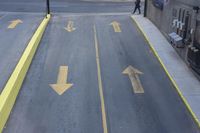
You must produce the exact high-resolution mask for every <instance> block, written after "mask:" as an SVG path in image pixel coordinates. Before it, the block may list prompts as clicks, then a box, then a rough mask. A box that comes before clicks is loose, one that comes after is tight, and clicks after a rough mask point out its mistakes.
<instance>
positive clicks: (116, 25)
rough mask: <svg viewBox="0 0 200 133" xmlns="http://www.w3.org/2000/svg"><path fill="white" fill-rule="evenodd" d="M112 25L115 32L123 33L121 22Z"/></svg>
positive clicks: (114, 22)
mask: <svg viewBox="0 0 200 133" xmlns="http://www.w3.org/2000/svg"><path fill="white" fill-rule="evenodd" d="M110 25H112V27H113V29H114V31H115V32H122V30H121V27H120V23H119V22H117V21H113V22H112V23H110Z"/></svg>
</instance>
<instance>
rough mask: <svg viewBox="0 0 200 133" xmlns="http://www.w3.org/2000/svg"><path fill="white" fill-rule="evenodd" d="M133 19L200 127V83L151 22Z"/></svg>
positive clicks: (142, 18)
mask: <svg viewBox="0 0 200 133" xmlns="http://www.w3.org/2000/svg"><path fill="white" fill-rule="evenodd" d="M132 19H133V21H134V22H135V23H136V24H137V26H138V28H139V29H140V31H141V32H142V33H143V35H144V36H145V38H146V40H147V41H148V43H149V44H150V47H151V48H152V50H153V52H154V54H155V55H156V56H157V58H158V60H159V61H160V63H161V65H162V66H163V68H164V69H165V71H166V73H167V75H168V76H169V78H170V80H171V81H172V83H173V84H174V86H175V88H176V90H177V91H178V93H179V95H180V97H181V98H182V100H183V102H184V103H185V104H186V106H187V108H188V110H189V111H190V113H191V115H192V116H193V118H194V119H195V121H196V122H197V124H198V126H199V127H200V81H198V79H197V78H196V77H195V76H194V74H193V73H192V72H191V70H190V69H189V68H188V67H187V65H186V64H185V62H184V61H183V60H182V59H181V58H180V56H179V55H178V54H177V53H176V51H175V50H174V48H173V47H172V46H171V45H170V44H169V42H168V41H167V40H166V38H165V37H164V36H163V35H162V34H161V32H160V31H159V30H158V28H156V26H154V24H153V23H152V22H151V21H150V20H148V19H147V18H144V17H143V16H140V15H137V16H132Z"/></svg>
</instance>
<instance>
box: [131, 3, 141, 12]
mask: <svg viewBox="0 0 200 133" xmlns="http://www.w3.org/2000/svg"><path fill="white" fill-rule="evenodd" d="M140 2H141V1H140V0H136V1H135V9H134V11H133V14H134V13H135V12H136V11H137V9H138V11H139V14H141V10H140Z"/></svg>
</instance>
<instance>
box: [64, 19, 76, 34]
mask: <svg viewBox="0 0 200 133" xmlns="http://www.w3.org/2000/svg"><path fill="white" fill-rule="evenodd" d="M65 30H66V31H68V32H72V31H75V30H76V28H74V22H73V21H69V22H68V24H67V27H65Z"/></svg>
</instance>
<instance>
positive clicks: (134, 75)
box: [122, 66, 144, 93]
mask: <svg viewBox="0 0 200 133" xmlns="http://www.w3.org/2000/svg"><path fill="white" fill-rule="evenodd" d="M122 73H123V74H127V75H128V76H129V78H130V80H131V84H132V87H133V92H134V93H144V89H143V87H142V84H141V82H140V78H139V76H138V75H141V74H143V73H142V72H141V71H139V70H138V69H136V68H134V67H132V66H128V67H127V68H126V69H125V70H124V71H123V72H122Z"/></svg>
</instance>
